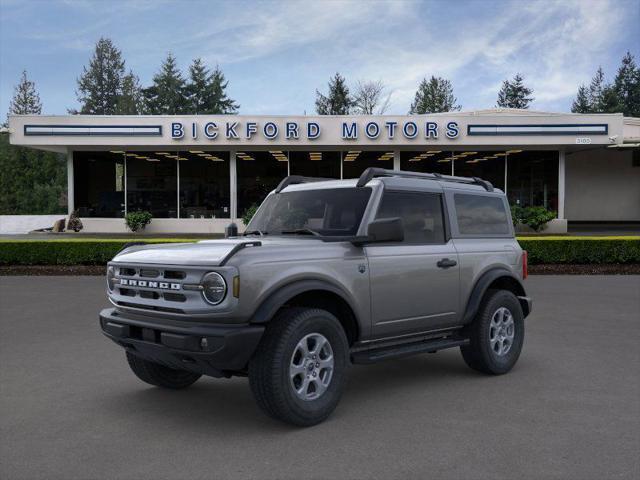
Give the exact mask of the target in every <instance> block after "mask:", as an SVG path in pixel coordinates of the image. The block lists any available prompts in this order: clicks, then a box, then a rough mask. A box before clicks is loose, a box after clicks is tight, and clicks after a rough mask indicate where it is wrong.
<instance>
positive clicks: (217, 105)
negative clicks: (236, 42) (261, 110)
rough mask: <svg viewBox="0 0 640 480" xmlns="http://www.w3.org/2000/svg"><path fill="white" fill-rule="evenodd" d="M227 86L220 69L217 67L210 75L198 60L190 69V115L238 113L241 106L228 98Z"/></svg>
mask: <svg viewBox="0 0 640 480" xmlns="http://www.w3.org/2000/svg"><path fill="white" fill-rule="evenodd" d="M227 85H228V82H227V81H226V80H225V77H224V74H223V73H222V70H220V67H218V66H216V68H215V70H214V71H213V73H210V72H209V69H208V68H207V67H206V66H205V65H204V63H203V62H202V60H201V59H199V58H196V59H195V60H194V61H193V63H192V64H191V66H190V67H189V82H188V84H187V85H186V96H187V101H188V105H189V111H190V113H193V114H202V113H208V114H230V113H236V112H237V111H238V108H239V105H237V104H236V103H235V101H233V100H232V99H230V98H228V97H227V94H226V89H227Z"/></svg>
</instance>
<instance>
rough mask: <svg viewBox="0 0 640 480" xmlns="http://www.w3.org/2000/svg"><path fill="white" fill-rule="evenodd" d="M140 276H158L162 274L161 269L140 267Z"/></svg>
mask: <svg viewBox="0 0 640 480" xmlns="http://www.w3.org/2000/svg"><path fill="white" fill-rule="evenodd" d="M140 276H141V277H144V278H156V277H159V276H160V270H150V269H147V268H141V269H140Z"/></svg>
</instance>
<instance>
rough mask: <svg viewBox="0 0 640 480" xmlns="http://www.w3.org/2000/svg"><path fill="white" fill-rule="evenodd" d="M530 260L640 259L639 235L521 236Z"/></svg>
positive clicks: (593, 261)
mask: <svg viewBox="0 0 640 480" xmlns="http://www.w3.org/2000/svg"><path fill="white" fill-rule="evenodd" d="M518 242H519V243H520V246H521V247H522V248H523V249H524V250H526V251H527V252H528V253H529V264H531V265H537V264H545V263H567V264H604V263H640V237H560V236H558V237H539V238H531V237H522V238H518Z"/></svg>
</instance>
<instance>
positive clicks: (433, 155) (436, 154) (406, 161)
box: [400, 149, 453, 175]
mask: <svg viewBox="0 0 640 480" xmlns="http://www.w3.org/2000/svg"><path fill="white" fill-rule="evenodd" d="M452 155H453V152H450V151H446V150H437V149H425V150H417V151H413V152H400V169H401V170H407V171H410V172H421V173H439V174H441V175H451V163H452V159H451V156H452Z"/></svg>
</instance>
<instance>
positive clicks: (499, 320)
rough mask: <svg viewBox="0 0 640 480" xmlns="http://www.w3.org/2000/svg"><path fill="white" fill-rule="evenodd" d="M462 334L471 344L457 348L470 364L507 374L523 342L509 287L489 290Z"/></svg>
mask: <svg viewBox="0 0 640 480" xmlns="http://www.w3.org/2000/svg"><path fill="white" fill-rule="evenodd" d="M509 316H510V318H511V320H512V323H511V322H510V321H509ZM503 322H506V323H503ZM509 325H512V327H513V329H512V330H511V329H510V328H509ZM464 333H465V334H466V335H467V336H468V337H469V340H470V343H469V344H468V345H466V346H463V347H460V351H461V352H462V357H463V358H464V361H465V362H466V364H467V365H468V366H469V367H471V368H472V369H474V370H477V371H479V372H483V373H487V374H490V375H502V374H504V373H507V372H508V371H509V370H511V369H512V368H513V366H514V365H515V363H516V362H517V361H518V357H519V356H520V352H521V351H522V344H523V342H524V315H523V314H522V307H521V306H520V302H519V301H518V299H517V298H516V296H515V295H514V294H513V293H511V292H510V291H508V290H489V291H488V292H487V293H486V294H485V297H484V299H483V301H482V304H481V305H480V309H479V310H478V314H477V315H476V318H475V319H474V320H473V322H472V323H471V324H470V325H468V326H467V327H465V330H464ZM510 333H512V338H511V339H510V337H511V336H510Z"/></svg>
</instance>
